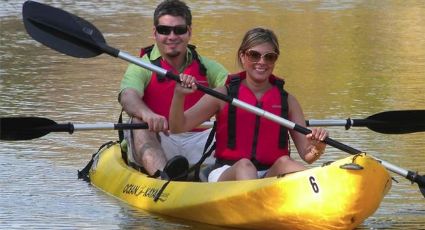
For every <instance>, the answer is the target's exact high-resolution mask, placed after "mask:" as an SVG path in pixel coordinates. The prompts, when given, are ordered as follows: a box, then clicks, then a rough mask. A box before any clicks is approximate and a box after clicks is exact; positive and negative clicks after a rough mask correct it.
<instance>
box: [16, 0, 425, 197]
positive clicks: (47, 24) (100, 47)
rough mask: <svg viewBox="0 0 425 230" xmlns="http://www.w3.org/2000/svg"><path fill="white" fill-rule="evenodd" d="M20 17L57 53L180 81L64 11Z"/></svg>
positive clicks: (32, 6)
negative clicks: (120, 63) (110, 60)
mask: <svg viewBox="0 0 425 230" xmlns="http://www.w3.org/2000/svg"><path fill="white" fill-rule="evenodd" d="M23 19H24V24H25V28H26V29H27V31H28V33H29V34H30V35H31V36H32V37H33V38H34V39H35V40H37V41H39V42H41V43H42V44H44V45H46V46H48V47H50V48H52V49H54V50H56V51H58V52H61V53H65V54H69V55H71V56H75V57H83V58H87V57H94V56H97V55H99V54H101V53H107V54H109V55H111V56H114V57H119V58H121V59H123V60H126V61H128V62H131V63H133V64H136V65H138V66H141V67H143V68H146V69H148V70H150V71H153V72H156V73H157V74H159V75H161V76H165V77H167V78H170V79H173V80H175V81H177V82H180V80H179V77H178V76H177V75H175V74H173V73H171V72H167V71H166V70H164V69H162V68H160V67H157V66H155V65H153V64H150V63H145V62H143V61H141V60H140V59H139V58H136V57H133V56H131V55H129V54H127V53H125V52H122V51H120V50H118V49H115V48H113V47H110V46H108V45H107V44H106V42H105V39H104V38H103V36H102V34H101V32H100V31H99V30H98V29H97V28H96V27H95V26H94V25H92V24H91V23H89V22H87V21H85V20H84V19H82V18H80V17H77V16H75V15H72V14H70V13H68V12H66V11H63V10H61V9H58V8H54V7H51V6H48V5H44V4H41V3H37V2H33V1H27V2H25V3H24V7H23ZM197 87H198V90H201V91H202V92H204V93H206V94H209V95H211V96H214V97H216V98H219V99H221V100H224V101H226V102H228V103H230V104H232V105H234V106H236V107H239V108H242V109H244V110H247V111H250V112H252V113H254V114H256V115H258V116H262V117H265V118H267V119H270V120H272V121H274V122H276V123H278V124H281V125H283V126H285V127H287V128H289V129H293V130H295V131H297V132H300V133H302V134H308V133H310V132H311V130H309V129H307V128H305V127H303V126H300V125H298V124H295V123H293V122H291V121H289V120H286V119H283V118H281V117H279V116H277V115H275V114H272V113H269V112H267V111H264V110H262V109H259V108H257V107H255V106H251V105H249V104H247V103H245V102H242V101H240V100H238V99H234V98H232V97H229V96H227V95H224V94H221V93H219V92H217V91H214V90H213V89H210V88H208V87H205V86H203V85H200V84H198V85H197ZM324 142H325V143H327V144H328V145H331V146H333V147H335V148H338V149H340V150H342V151H345V152H347V153H350V154H359V153H361V152H362V151H360V150H357V149H354V148H352V147H350V146H347V145H345V144H342V143H340V142H338V141H335V140H333V139H331V138H329V137H328V138H326V139H325V140H324ZM378 160H379V159H378ZM379 161H380V162H381V163H382V165H383V166H384V167H386V168H387V169H388V170H390V171H392V172H395V173H397V174H399V175H401V176H404V177H405V178H407V179H408V180H410V181H412V182H414V183H417V184H418V185H419V188H420V190H421V192H422V194H423V195H424V197H425V176H421V175H418V174H417V173H415V172H413V171H408V170H405V169H402V168H399V167H397V166H395V165H392V164H390V163H388V162H385V161H382V160H379Z"/></svg>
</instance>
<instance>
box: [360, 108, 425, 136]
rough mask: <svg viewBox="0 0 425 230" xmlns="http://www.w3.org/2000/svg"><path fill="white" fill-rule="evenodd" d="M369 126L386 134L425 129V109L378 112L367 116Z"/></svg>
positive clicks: (422, 130)
mask: <svg viewBox="0 0 425 230" xmlns="http://www.w3.org/2000/svg"><path fill="white" fill-rule="evenodd" d="M367 119H368V120H369V121H371V122H370V123H368V125H367V127H368V128H369V129H371V130H373V131H375V132H380V133H385V134H405V133H414V132H424V131H425V110H398V111H387V112H382V113H377V114H375V115H372V116H370V117H368V118H367Z"/></svg>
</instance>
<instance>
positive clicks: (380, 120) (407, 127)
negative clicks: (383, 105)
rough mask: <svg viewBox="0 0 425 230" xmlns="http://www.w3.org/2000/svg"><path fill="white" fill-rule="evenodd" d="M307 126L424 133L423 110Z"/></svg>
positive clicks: (394, 112)
mask: <svg viewBox="0 0 425 230" xmlns="http://www.w3.org/2000/svg"><path fill="white" fill-rule="evenodd" d="M306 123H307V126H345V129H349V128H350V127H367V128H369V129H370V130H373V131H375V132H379V133H385V134H404V133H414V132H424V131H425V110H398V111H386V112H381V113H377V114H374V115H371V116H369V117H367V118H365V119H350V118H348V119H346V120H314V119H310V120H307V121H306Z"/></svg>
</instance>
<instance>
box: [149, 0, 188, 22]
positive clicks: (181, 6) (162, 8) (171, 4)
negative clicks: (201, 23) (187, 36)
mask: <svg viewBox="0 0 425 230" xmlns="http://www.w3.org/2000/svg"><path fill="white" fill-rule="evenodd" d="M164 15H171V16H175V17H178V16H180V17H183V18H184V19H185V21H186V25H187V26H191V25H192V13H191V12H190V8H189V7H188V6H187V5H186V3H184V2H183V1H180V0H165V1H163V2H161V3H160V4H159V5H158V6H157V7H156V9H155V12H154V14H153V24H154V26H157V25H158V24H159V18H160V17H161V16H164Z"/></svg>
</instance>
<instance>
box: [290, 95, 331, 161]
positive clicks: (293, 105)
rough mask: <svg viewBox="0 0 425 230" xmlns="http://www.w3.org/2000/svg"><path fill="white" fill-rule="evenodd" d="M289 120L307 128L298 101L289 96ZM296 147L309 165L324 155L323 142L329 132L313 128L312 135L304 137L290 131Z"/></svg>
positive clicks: (324, 146) (324, 145)
mask: <svg viewBox="0 0 425 230" xmlns="http://www.w3.org/2000/svg"><path fill="white" fill-rule="evenodd" d="M288 106H289V114H288V116H289V120H291V121H292V122H294V123H296V124H299V125H301V126H303V127H306V124H305V118H304V113H303V111H302V108H301V106H300V104H299V103H298V101H297V99H296V98H295V97H294V96H292V95H290V94H289V95H288ZM290 134H291V137H292V139H293V140H294V144H295V147H296V148H297V151H298V154H299V155H300V157H301V158H302V159H303V160H304V161H305V162H307V163H309V164H311V163H313V162H314V161H316V160H317V159H319V157H320V156H321V155H322V154H323V153H324V151H325V148H326V144H325V143H323V142H321V141H323V140H324V139H325V138H326V137H327V136H328V132H327V131H326V130H325V129H323V128H313V129H311V133H310V134H307V135H304V134H302V133H299V132H297V131H295V130H290Z"/></svg>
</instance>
